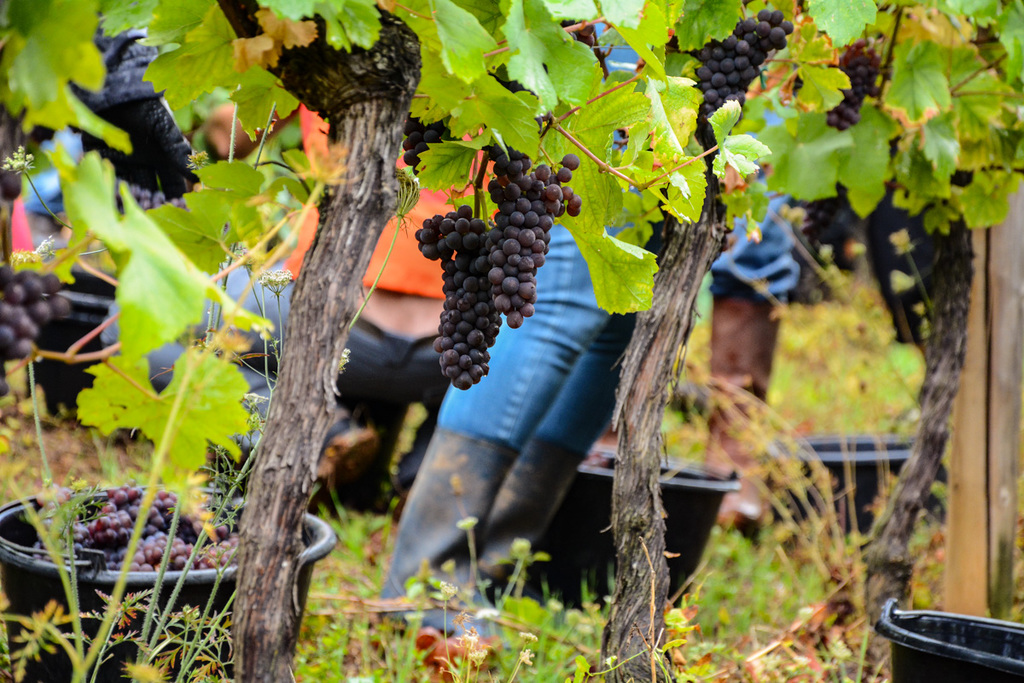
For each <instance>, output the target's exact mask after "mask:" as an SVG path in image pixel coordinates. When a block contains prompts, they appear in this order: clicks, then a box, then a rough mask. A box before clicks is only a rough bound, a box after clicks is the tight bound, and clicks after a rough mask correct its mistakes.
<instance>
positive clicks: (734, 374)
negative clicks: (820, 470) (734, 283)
mask: <svg viewBox="0 0 1024 683" xmlns="http://www.w3.org/2000/svg"><path fill="white" fill-rule="evenodd" d="M771 312H772V304H771V303H768V302H758V301H750V300H747V299H738V298H726V297H719V298H715V301H714V307H713V310H712V317H711V376H712V377H713V378H714V379H715V380H716V382H717V383H718V384H719V385H720V386H721V385H725V388H726V389H728V388H735V389H738V390H743V391H745V392H748V393H749V394H752V395H753V397H755V398H757V399H758V400H760V401H764V399H765V397H766V396H767V394H768V381H769V379H770V377H771V372H772V358H773V357H774V355H775V343H776V339H777V338H778V332H779V321H778V320H773V319H772V317H771ZM732 393H733V396H734V400H733V401H730V403H733V404H734V405H732V406H728V407H722V406H717V407H715V408H714V410H713V411H712V413H711V417H710V418H709V428H710V436H709V439H708V449H707V462H708V465H709V466H710V467H711V468H712V469H716V470H719V471H720V472H722V473H723V474H724V473H730V472H733V471H738V472H739V474H740V490H739V491H737V492H734V493H728V494H726V496H725V498H724V499H723V500H722V505H721V507H720V508H719V511H718V522H719V524H721V525H722V526H725V527H736V528H738V529H739V530H740V531H742V532H744V533H746V534H748V535H749V534H753V533H756V531H757V530H758V529H759V527H760V525H761V523H762V522H763V520H764V517H765V514H766V506H765V502H764V501H763V500H762V498H761V493H760V489H759V486H758V484H757V482H756V481H754V480H753V479H752V478H751V477H750V476H747V475H745V472H749V471H750V470H752V469H753V468H754V466H755V465H756V456H755V454H754V453H752V452H751V450H750V447H749V445H748V444H746V443H744V441H743V440H742V439H741V438H737V436H736V431H737V429H738V425H737V422H740V421H742V420H740V419H737V418H742V419H743V420H745V419H746V416H745V413H744V409H743V403H744V397H742V396H739V397H737V396H736V393H737V392H732ZM745 398H746V399H747V400H750V397H745Z"/></svg>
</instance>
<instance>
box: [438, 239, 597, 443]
mask: <svg viewBox="0 0 1024 683" xmlns="http://www.w3.org/2000/svg"><path fill="white" fill-rule="evenodd" d="M609 317H610V316H609V314H608V313H607V312H605V311H603V310H601V309H600V308H599V307H598V305H597V300H596V299H595V298H594V288H593V285H592V283H591V281H590V271H589V270H588V269H587V264H586V261H584V259H583V256H582V255H581V254H580V251H579V249H577V248H576V244H575V242H574V241H573V239H572V236H571V235H570V234H569V231H568V230H566V229H565V228H564V227H562V226H555V227H554V228H552V230H551V244H550V245H549V250H548V254H547V257H546V260H545V264H544V266H543V267H541V268H540V269H539V270H538V271H537V304H536V306H535V312H534V315H533V316H532V317H530V318H528V319H527V320H526V322H525V323H523V326H522V327H520V328H519V329H516V330H513V329H510V328H508V327H503V328H502V330H501V333H500V334H499V335H498V340H497V342H496V343H495V345H494V347H493V348H492V349H491V361H490V363H489V365H490V371H489V373H488V375H487V377H485V378H484V379H483V380H482V381H481V382H480V383H479V384H476V385H474V386H473V387H471V388H470V389H468V390H466V391H458V390H454V389H453V390H450V391H449V392H448V393H447V395H446V396H445V400H444V403H443V404H442V406H441V413H440V415H439V417H438V425H439V426H440V427H442V428H444V429H447V430H449V431H454V432H459V433H461V434H465V435H469V436H472V437H475V438H478V439H483V440H486V441H489V442H491V443H495V444H497V445H500V446H503V447H506V448H512V449H515V450H519V449H521V448H522V447H523V446H524V445H525V444H526V442H527V441H528V440H529V439H530V437H531V436H532V435H533V433H534V431H535V430H536V428H537V427H538V425H539V424H540V422H541V421H542V420H543V419H544V416H545V414H546V413H547V412H548V409H549V408H550V406H551V405H552V403H553V402H554V400H555V398H556V396H557V395H558V393H559V392H560V391H561V389H562V386H563V384H564V383H565V379H566V377H567V376H568V375H569V372H570V371H571V370H572V368H573V366H574V365H575V364H576V361H577V360H578V359H579V357H580V356H581V355H582V354H583V353H584V351H586V349H587V348H588V347H589V346H590V345H591V343H592V342H593V341H594V339H595V338H596V337H597V336H598V334H599V333H600V332H601V330H602V329H603V328H604V326H605V323H606V322H607V321H608V319H609Z"/></svg>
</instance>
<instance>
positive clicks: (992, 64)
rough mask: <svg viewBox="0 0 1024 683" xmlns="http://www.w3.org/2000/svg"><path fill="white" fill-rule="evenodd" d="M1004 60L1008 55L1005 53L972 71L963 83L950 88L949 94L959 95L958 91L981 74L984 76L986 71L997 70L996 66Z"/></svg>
mask: <svg viewBox="0 0 1024 683" xmlns="http://www.w3.org/2000/svg"><path fill="white" fill-rule="evenodd" d="M1004 59H1006V53H1005V52H1004V53H1003V54H1001V55H999V56H998V57H996V58H995V59H993V60H992V61H991V62H988V63H986V64H985V65H984V66H980V67H978V68H977V69H975V70H974V71H972V72H971V73H970V74H969V75H968V76H967V77H965V78H964V79H963V80H962V81H960V82H959V83H957V84H956V85H954V86H953V87H952V88H950V89H949V94H951V95H957V94H958V93H957V90H959V89H960V88H962V87H963V86H965V85H967V84H968V83H970V82H971V81H973V80H974V79H975V78H977V77H978V76H980V75H981V74H983V73H985V72H986V71H988V70H989V69H993V68H995V67H996V66H998V65H999V62H1001V61H1003V60H1004Z"/></svg>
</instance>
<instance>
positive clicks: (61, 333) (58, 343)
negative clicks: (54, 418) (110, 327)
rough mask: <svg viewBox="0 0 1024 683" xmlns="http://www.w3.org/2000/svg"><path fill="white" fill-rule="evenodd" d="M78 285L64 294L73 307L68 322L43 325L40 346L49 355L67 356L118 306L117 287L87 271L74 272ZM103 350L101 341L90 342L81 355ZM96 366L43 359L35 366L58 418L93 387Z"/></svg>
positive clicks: (37, 341)
mask: <svg viewBox="0 0 1024 683" xmlns="http://www.w3.org/2000/svg"><path fill="white" fill-rule="evenodd" d="M74 275H75V282H74V283H73V284H71V285H68V286H66V287H65V288H64V290H63V291H62V292H61V296H63V297H64V298H66V299H67V300H68V302H69V303H70V304H71V313H70V314H68V316H67V317H66V318H63V319H61V320H54V321H52V322H50V323H47V324H46V325H43V327H42V329H41V330H40V332H39V339H37V340H36V344H37V346H38V347H39V348H40V349H43V350H46V351H57V352H60V353H63V352H65V351H67V350H68V347H70V346H71V345H72V344H74V343H75V342H76V341H78V340H79V339H81V338H82V337H84V336H85V335H87V334H88V333H89V332H92V331H93V330H94V329H96V327H97V326H98V325H99V324H100V323H102V322H103V321H104V320H105V319H106V317H107V315H108V314H109V312H110V306H111V304H112V303H113V302H114V287H112V286H111V285H110V284H108V283H107V282H104V281H103V280H101V279H99V278H98V277H96V276H94V275H90V274H89V273H86V272H84V271H78V270H76V271H74ZM102 348H103V346H102V344H101V342H100V340H99V338H98V337H97V338H95V339H92V340H90V341H89V342H88V343H87V344H85V346H83V347H82V349H81V350H80V351H79V353H92V352H94V351H100V350H101V349H102ZM91 365H93V363H74V364H70V365H69V364H68V363H64V362H62V361H59V360H48V359H45V358H44V359H42V360H40V361H39V362H38V363H36V366H35V373H36V383H37V384H39V386H41V387H42V388H43V392H44V393H45V395H46V409H47V410H48V411H49V412H50V414H51V415H56V414H57V413H58V411H59V410H60V407H61V406H64V407H65V408H68V409H70V410H74V409H75V408H77V406H78V394H79V392H81V391H82V390H83V389H88V388H89V387H91V386H92V382H93V379H94V377H93V376H92V375H91V374H89V373H88V372H86V370H87V369H88V368H89V367H90V366H91Z"/></svg>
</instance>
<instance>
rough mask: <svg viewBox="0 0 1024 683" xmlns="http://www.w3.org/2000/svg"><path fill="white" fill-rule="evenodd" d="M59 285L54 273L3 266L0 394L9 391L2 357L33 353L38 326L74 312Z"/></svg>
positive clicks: (0, 272) (0, 280) (0, 279)
mask: <svg viewBox="0 0 1024 683" xmlns="http://www.w3.org/2000/svg"><path fill="white" fill-rule="evenodd" d="M60 287H61V284H60V280H58V279H57V276H56V275H53V274H52V273H50V274H47V275H42V274H40V273H37V272H35V271H32V270H20V271H18V272H15V271H14V269H12V268H11V267H10V266H3V267H0V290H2V291H3V300H2V301H0V396H6V395H7V394H8V393H9V392H10V387H9V386H8V384H7V378H6V374H4V370H3V365H2V363H3V361H8V360H17V359H19V358H25V357H27V356H28V355H29V354H31V353H32V344H33V342H35V340H36V338H37V337H38V336H39V329H40V328H41V327H42V326H43V325H45V324H47V323H48V322H50V321H51V320H59V319H60V318H64V317H67V315H68V314H69V313H70V312H71V304H69V303H68V300H67V299H65V298H64V297H62V296H57V292H59V291H60Z"/></svg>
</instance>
